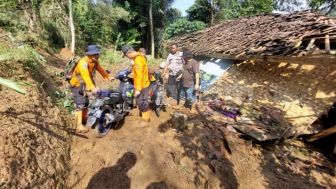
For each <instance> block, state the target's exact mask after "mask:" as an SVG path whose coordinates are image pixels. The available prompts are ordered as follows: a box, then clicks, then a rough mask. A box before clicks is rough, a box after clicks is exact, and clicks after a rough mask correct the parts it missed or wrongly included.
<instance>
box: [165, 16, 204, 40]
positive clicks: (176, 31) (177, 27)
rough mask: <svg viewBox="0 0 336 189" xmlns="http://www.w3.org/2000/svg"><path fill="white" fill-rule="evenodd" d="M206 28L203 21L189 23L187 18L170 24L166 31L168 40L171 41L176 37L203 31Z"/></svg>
mask: <svg viewBox="0 0 336 189" xmlns="http://www.w3.org/2000/svg"><path fill="white" fill-rule="evenodd" d="M205 27H206V24H204V23H203V22H201V21H189V20H187V19H185V18H181V19H178V20H176V21H175V22H173V23H172V24H170V25H169V26H168V27H167V28H166V30H165V35H166V38H168V39H170V38H173V37H176V36H180V35H183V34H186V33H190V32H194V31H198V30H202V29H204V28H205Z"/></svg>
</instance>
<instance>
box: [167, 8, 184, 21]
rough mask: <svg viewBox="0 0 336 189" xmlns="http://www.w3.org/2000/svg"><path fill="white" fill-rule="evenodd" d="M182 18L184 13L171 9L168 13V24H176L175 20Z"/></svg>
mask: <svg viewBox="0 0 336 189" xmlns="http://www.w3.org/2000/svg"><path fill="white" fill-rule="evenodd" d="M181 17H182V13H181V11H180V10H179V9H176V8H170V9H168V10H167V12H166V18H167V22H168V23H169V24H170V23H172V22H174V21H175V20H177V19H179V18H181Z"/></svg>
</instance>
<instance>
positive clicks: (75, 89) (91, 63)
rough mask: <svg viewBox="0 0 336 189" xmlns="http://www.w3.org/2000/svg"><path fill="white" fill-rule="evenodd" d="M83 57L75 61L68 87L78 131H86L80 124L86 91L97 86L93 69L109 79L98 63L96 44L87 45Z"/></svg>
mask: <svg viewBox="0 0 336 189" xmlns="http://www.w3.org/2000/svg"><path fill="white" fill-rule="evenodd" d="M86 55H87V56H85V57H83V58H81V59H80V60H79V62H78V63H77V65H76V67H75V69H74V71H73V73H72V77H71V80H70V88H71V91H72V95H73V100H74V102H75V104H76V112H75V120H76V126H77V130H78V132H87V131H88V128H86V127H85V126H83V124H82V114H83V109H84V106H85V98H86V94H85V92H86V91H89V92H92V93H95V92H97V91H98V88H97V87H96V86H95V82H94V80H93V78H94V73H95V70H97V71H98V72H99V73H100V74H101V75H102V76H103V77H104V79H107V80H108V79H109V75H108V73H106V71H105V70H104V69H103V68H102V67H101V66H100V65H99V61H98V59H99V55H100V50H99V47H98V46H97V45H89V46H88V47H87V51H86Z"/></svg>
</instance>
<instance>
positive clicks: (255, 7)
mask: <svg viewBox="0 0 336 189" xmlns="http://www.w3.org/2000/svg"><path fill="white" fill-rule="evenodd" d="M273 7H274V0H196V1H195V3H194V4H193V5H192V6H191V7H190V8H189V9H188V10H187V12H188V18H189V20H200V21H203V22H205V23H208V24H210V25H212V24H214V23H215V22H216V21H220V20H227V19H233V18H239V17H242V16H251V15H256V14H261V13H271V12H272V10H273Z"/></svg>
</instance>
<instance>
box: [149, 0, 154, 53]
mask: <svg viewBox="0 0 336 189" xmlns="http://www.w3.org/2000/svg"><path fill="white" fill-rule="evenodd" d="M149 22H150V23H149V25H150V34H151V55H152V57H153V58H154V57H155V54H154V53H155V44H154V31H153V30H154V29H153V4H152V0H150V1H149Z"/></svg>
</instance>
